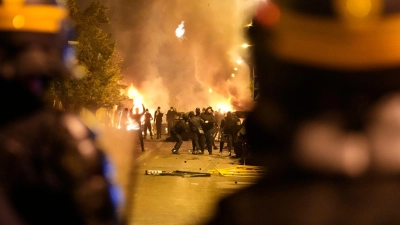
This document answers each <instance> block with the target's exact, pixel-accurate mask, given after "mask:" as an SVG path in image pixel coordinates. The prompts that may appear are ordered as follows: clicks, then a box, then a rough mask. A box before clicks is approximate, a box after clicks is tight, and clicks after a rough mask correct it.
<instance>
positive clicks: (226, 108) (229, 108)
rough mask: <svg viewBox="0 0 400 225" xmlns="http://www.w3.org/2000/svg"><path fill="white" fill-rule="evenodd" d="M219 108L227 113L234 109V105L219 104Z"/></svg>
mask: <svg viewBox="0 0 400 225" xmlns="http://www.w3.org/2000/svg"><path fill="white" fill-rule="evenodd" d="M217 109H219V110H220V112H221V113H226V112H228V111H231V112H232V111H233V110H232V106H230V105H227V104H217Z"/></svg>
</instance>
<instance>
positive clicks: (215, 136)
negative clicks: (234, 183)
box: [123, 105, 245, 157]
mask: <svg viewBox="0 0 400 225" xmlns="http://www.w3.org/2000/svg"><path fill="white" fill-rule="evenodd" d="M142 108H143V110H142V112H140V113H139V108H138V107H135V106H134V107H132V108H131V109H130V110H129V109H128V108H125V110H124V112H123V113H125V114H124V115H123V116H124V117H126V118H127V120H126V123H129V121H131V122H132V121H133V122H134V123H135V124H136V125H137V126H136V127H137V128H136V130H138V131H139V139H140V143H141V147H142V150H143V151H144V147H143V139H146V137H147V135H150V138H151V139H153V135H154V134H155V135H156V136H157V139H160V138H161V134H162V129H161V124H162V122H163V117H164V113H163V112H162V111H161V107H158V108H157V110H156V111H155V112H154V114H153V115H152V114H151V113H150V112H149V109H147V108H145V107H144V106H143V105H142ZM165 115H166V123H167V134H168V137H167V140H170V141H174V142H176V144H175V146H174V148H173V149H172V153H174V154H179V149H180V147H181V145H182V142H183V139H184V138H183V136H184V135H186V136H188V137H189V139H190V140H191V142H192V154H196V155H197V154H199V155H201V154H204V153H205V152H208V154H209V155H212V154H213V150H217V149H219V153H218V154H219V155H222V153H223V150H224V149H225V148H227V151H228V156H235V157H241V156H242V150H241V146H240V145H241V144H240V143H241V142H240V141H239V142H240V143H238V141H237V140H242V142H245V140H243V137H245V133H244V128H243V125H242V120H241V119H240V118H238V117H237V116H236V114H235V112H232V111H228V112H221V110H216V111H214V110H213V108H212V107H211V106H209V107H205V108H202V109H200V108H199V107H198V108H196V109H195V110H194V111H190V112H188V113H178V112H177V111H176V108H174V107H170V109H169V110H168V111H167V113H165ZM152 124H154V127H155V130H154V128H153V126H152ZM242 128H243V129H242ZM240 129H242V132H239V131H240ZM239 136H240V137H239ZM216 142H217V143H219V146H217V144H216ZM225 143H226V145H227V146H225ZM232 153H235V154H234V155H233V154H232Z"/></svg>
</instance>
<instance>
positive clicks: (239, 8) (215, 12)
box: [103, 0, 260, 112]
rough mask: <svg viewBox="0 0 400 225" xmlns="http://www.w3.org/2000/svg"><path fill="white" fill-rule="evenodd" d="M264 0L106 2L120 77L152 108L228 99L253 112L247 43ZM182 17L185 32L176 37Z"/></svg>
mask: <svg viewBox="0 0 400 225" xmlns="http://www.w3.org/2000/svg"><path fill="white" fill-rule="evenodd" d="M259 1H260V0H201V1H200V0H135V1H132V0H120V1H115V0H103V3H104V4H105V5H106V6H107V7H108V8H109V12H108V15H109V18H110V20H111V26H110V29H111V33H112V35H113V38H114V39H115V40H117V48H118V51H119V52H120V53H121V55H122V57H123V58H124V64H123V68H122V69H123V70H122V72H123V75H124V80H123V83H124V84H126V85H130V84H132V85H133V86H134V87H135V88H136V89H137V90H138V91H139V92H140V94H141V95H142V96H143V101H144V105H145V107H146V108H149V109H155V108H157V106H161V109H163V110H164V111H166V110H167V109H169V108H170V106H173V107H175V108H176V109H177V110H178V111H185V112H187V111H192V110H193V111H194V110H195V108H196V107H200V108H203V107H207V106H212V107H213V108H214V109H217V108H218V104H224V105H229V106H231V107H232V109H233V110H250V109H251V108H252V106H253V104H254V102H253V98H252V93H251V91H250V82H251V79H252V78H251V77H252V74H251V72H252V68H251V66H250V64H249V63H250V62H249V61H250V58H249V54H248V52H247V51H248V49H244V48H243V47H242V44H243V43H246V38H245V32H246V30H247V28H246V25H247V24H249V23H250V22H251V15H252V12H253V10H254V7H255V6H256V4H257V3H258V2H259ZM182 21H184V28H185V34H184V36H183V37H182V38H178V37H177V36H176V35H175V30H176V29H177V28H178V26H179V24H181V22H182ZM240 59H241V60H243V62H242V63H241V64H238V62H237V60H240ZM235 68H236V70H235Z"/></svg>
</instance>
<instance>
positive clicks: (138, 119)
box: [129, 104, 146, 152]
mask: <svg viewBox="0 0 400 225" xmlns="http://www.w3.org/2000/svg"><path fill="white" fill-rule="evenodd" d="M133 109H135V112H133ZM145 112H146V111H145V107H144V105H143V104H142V112H141V113H139V108H137V107H135V106H133V107H132V109H131V112H130V115H129V116H130V118H131V119H132V120H133V122H134V123H136V124H137V133H138V137H139V142H140V147H141V149H142V152H144V143H143V129H142V117H143V115H144V114H145Z"/></svg>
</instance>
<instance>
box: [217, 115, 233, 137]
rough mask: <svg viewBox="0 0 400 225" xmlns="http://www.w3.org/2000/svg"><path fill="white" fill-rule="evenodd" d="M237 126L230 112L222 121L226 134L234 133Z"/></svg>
mask: <svg viewBox="0 0 400 225" xmlns="http://www.w3.org/2000/svg"><path fill="white" fill-rule="evenodd" d="M236 126H237V123H236V120H235V119H234V117H233V116H232V115H231V114H230V113H228V114H227V116H226V117H225V118H224V119H223V120H222V121H221V128H222V130H223V132H224V134H232V135H234V133H235V130H236V129H235V128H236Z"/></svg>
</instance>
